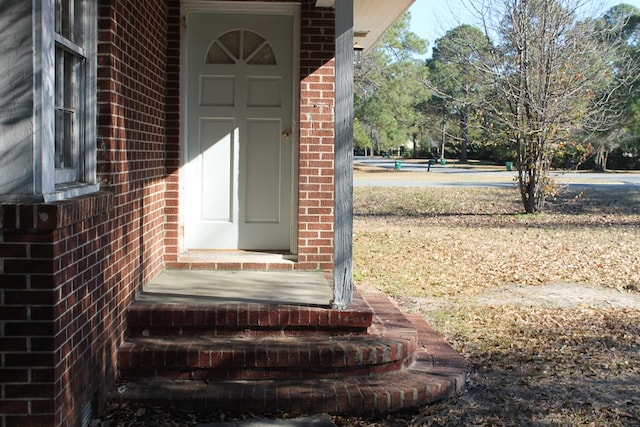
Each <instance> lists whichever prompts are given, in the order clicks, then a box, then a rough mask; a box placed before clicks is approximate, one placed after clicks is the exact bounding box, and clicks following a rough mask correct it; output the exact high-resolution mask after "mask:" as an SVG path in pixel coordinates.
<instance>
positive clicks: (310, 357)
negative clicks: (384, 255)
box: [115, 294, 465, 415]
mask: <svg viewBox="0 0 640 427" xmlns="http://www.w3.org/2000/svg"><path fill="white" fill-rule="evenodd" d="M128 321H129V333H130V336H129V338H128V340H127V341H126V342H125V343H124V345H123V346H122V347H121V348H120V349H119V351H118V365H119V369H120V376H121V387H120V388H119V390H120V391H119V392H118V393H115V398H118V399H123V400H132V401H137V402H140V403H145V404H151V405H173V406H179V407H183V408H185V409H190V410H197V411H208V410H219V409H224V410H228V411H231V410H234V411H252V412H274V411H286V412H305V413H316V412H329V413H349V414H363V415H372V414H378V413H382V412H386V411H392V410H397V409H402V408H407V407H412V406H417V405H421V404H426V403H430V402H434V401H438V400H442V399H445V398H447V397H449V396H451V395H453V394H455V393H459V392H461V391H462V388H463V387H464V376H465V363H464V360H463V359H462V357H461V356H460V355H459V354H458V353H456V352H455V351H454V350H453V349H452V348H451V347H450V346H449V345H448V344H447V343H446V342H445V341H444V340H443V339H442V338H441V337H440V336H439V335H438V334H436V333H435V332H434V331H433V330H432V329H431V328H430V327H429V325H428V324H427V323H426V322H425V321H424V320H423V319H421V318H419V317H416V316H405V315H403V314H402V313H401V312H400V311H399V310H398V308H397V307H396V306H395V305H394V304H393V303H392V302H391V301H390V300H389V299H388V298H387V297H386V296H384V295H382V294H368V295H364V296H361V295H356V298H355V300H354V304H353V305H352V307H351V309H350V310H348V311H337V310H331V309H328V308H322V307H305V306H281V305H274V304H265V305H262V304H211V305H198V306H189V305H179V304H178V305H175V304H174V305H158V304H139V303H134V304H133V305H132V306H131V308H130V310H129V316H128Z"/></svg>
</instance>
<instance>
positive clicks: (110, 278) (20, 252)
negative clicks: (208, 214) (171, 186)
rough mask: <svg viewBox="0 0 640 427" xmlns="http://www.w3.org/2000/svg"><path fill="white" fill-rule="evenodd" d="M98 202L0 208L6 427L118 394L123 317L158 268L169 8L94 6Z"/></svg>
mask: <svg viewBox="0 0 640 427" xmlns="http://www.w3.org/2000/svg"><path fill="white" fill-rule="evenodd" d="M99 8H100V20H99V40H100V43H99V75H98V81H99V83H98V85H99V93H98V100H99V111H98V121H99V127H98V138H99V139H98V146H99V152H98V170H99V179H100V183H101V186H102V188H103V189H104V190H105V191H104V192H103V193H100V194H96V195H91V196H87V197H82V198H79V199H74V200H68V201H64V202H57V203H51V204H36V205H28V204H5V205H2V208H1V211H0V215H1V216H0V218H1V221H2V230H1V231H0V305H1V306H2V310H1V311H0V361H1V362H2V364H0V366H1V367H0V378H1V381H0V425H2V426H5V425H6V426H13V425H38V426H49V425H56V426H58V425H62V426H65V425H69V426H75V425H80V423H81V420H82V416H83V411H85V410H86V409H87V408H89V407H90V406H89V403H90V402H91V403H92V405H93V408H94V411H97V410H99V409H100V408H99V407H100V404H101V403H103V402H104V393H106V392H108V391H110V389H111V387H112V386H113V383H114V380H115V375H116V366H115V351H116V349H117V348H118V346H119V345H120V343H121V342H122V340H123V335H124V328H125V323H124V313H125V308H126V307H127V306H128V304H129V303H130V302H131V300H132V298H133V296H134V295H135V292H136V291H137V290H138V289H139V288H140V286H142V285H143V284H144V283H146V282H147V281H148V280H149V279H150V278H151V277H153V276H154V275H155V274H157V272H158V271H159V270H160V269H161V268H162V267H163V257H164V244H163V243H164V237H165V235H164V222H165V220H164V215H165V202H164V200H165V189H166V184H165V174H166V169H165V157H166V154H165V121H166V119H165V116H166V110H165V108H166V102H165V96H166V93H165V90H166V86H167V85H166V76H167V70H166V69H165V67H166V60H167V38H166V31H167V27H166V22H167V20H166V19H167V5H166V2H165V1H164V0H111V1H109V0H104V1H100V2H99Z"/></svg>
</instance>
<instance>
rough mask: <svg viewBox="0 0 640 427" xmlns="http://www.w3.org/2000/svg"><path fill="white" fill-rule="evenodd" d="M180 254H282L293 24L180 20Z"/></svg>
mask: <svg viewBox="0 0 640 427" xmlns="http://www.w3.org/2000/svg"><path fill="white" fill-rule="evenodd" d="M186 25H187V51H186V52H187V56H186V58H187V60H186V67H187V70H186V77H187V81H186V87H187V101H186V118H185V126H186V128H185V132H184V134H185V138H186V144H185V145H186V155H185V161H186V164H185V170H186V181H185V182H186V186H185V199H184V200H185V203H184V207H185V215H184V218H185V224H184V236H185V246H186V249H187V250H189V249H254V250H289V249H290V241H291V238H290V235H291V206H292V204H291V199H292V193H293V192H292V147H293V142H294V132H293V131H292V123H291V122H292V101H293V94H292V92H293V90H292V88H293V85H292V70H293V64H292V62H293V60H292V56H293V17H292V16H291V15H278V14H268V13H265V14H255V13H244V12H233V13H231V12H229V13H221V12H190V13H188V14H187V19H186Z"/></svg>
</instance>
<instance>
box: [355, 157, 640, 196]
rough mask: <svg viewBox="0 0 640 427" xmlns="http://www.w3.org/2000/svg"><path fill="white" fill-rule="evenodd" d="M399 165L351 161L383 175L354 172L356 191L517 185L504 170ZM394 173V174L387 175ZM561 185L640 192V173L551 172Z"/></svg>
mask: <svg viewBox="0 0 640 427" xmlns="http://www.w3.org/2000/svg"><path fill="white" fill-rule="evenodd" d="M399 161H400V163H401V164H400V170H397V171H396V170H395V168H396V160H394V159H383V158H377V157H361V156H355V157H354V164H355V165H356V166H357V165H365V166H373V167H377V168H381V170H382V171H383V172H384V171H385V170H386V171H388V172H386V173H374V172H356V174H355V178H354V186H356V187H367V186H368V187H377V186H382V187H393V186H396V187H397V186H401V187H456V186H460V187H510V186H515V185H516V181H515V179H516V176H517V174H516V172H513V171H511V172H510V171H507V170H506V168H500V167H499V166H495V167H486V166H482V167H474V166H470V165H460V164H455V163H452V164H445V165H441V164H439V163H436V164H434V165H432V166H431V167H430V168H429V167H428V165H427V162H426V160H425V161H423V162H417V163H416V162H414V161H403V160H399ZM390 171H393V172H390ZM551 176H552V177H553V178H554V179H555V180H556V181H558V182H559V183H561V184H566V185H569V186H572V187H591V186H614V187H616V188H630V189H633V188H635V189H640V172H635V173H634V172H604V173H593V172H564V171H560V172H551Z"/></svg>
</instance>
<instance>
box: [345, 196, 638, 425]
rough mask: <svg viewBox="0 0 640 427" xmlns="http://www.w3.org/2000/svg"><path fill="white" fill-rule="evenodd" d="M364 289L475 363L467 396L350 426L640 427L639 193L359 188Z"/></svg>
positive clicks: (359, 270) (357, 252)
mask: <svg viewBox="0 0 640 427" xmlns="http://www.w3.org/2000/svg"><path fill="white" fill-rule="evenodd" d="M354 212H355V217H354V234H355V235H354V278H355V281H356V284H357V286H358V288H360V289H361V290H364V291H366V290H367V289H377V290H381V291H383V292H385V293H387V294H389V295H391V296H392V297H393V298H394V299H395V300H396V302H397V303H398V304H399V305H400V306H401V307H402V308H403V309H404V310H406V311H412V312H415V313H419V314H421V315H422V316H424V317H425V318H427V319H428V320H429V321H430V322H431V323H432V325H433V326H434V327H435V328H436V329H437V330H439V331H440V332H441V333H442V334H443V335H444V336H445V337H446V338H447V339H448V340H449V342H450V343H451V344H452V345H453V346H454V348H456V349H457V350H458V351H459V352H461V353H462V354H463V355H464V356H465V357H466V358H467V360H468V364H469V371H468V383H467V389H466V391H465V393H464V394H463V395H462V396H460V397H458V398H457V399H454V400H453V401H451V402H446V403H443V404H438V405H433V406H430V407H427V408H422V409H421V410H416V411H412V412H408V413H405V414H395V415H393V416H390V417H388V418H385V419H384V420H360V419H353V418H351V419H338V421H339V423H338V424H339V425H345V426H347V425H351V426H356V425H360V426H365V425H366V426H374V425H378V426H406V425H425V426H430V425H442V426H470V425H474V426H476V425H492V426H551V425H561V426H574V425H591V426H632V425H633V426H638V425H640V215H639V214H640V190H633V191H629V190H627V191H620V190H616V189H614V190H611V189H602V188H600V189H589V190H581V191H570V190H565V191H564V192H563V193H562V194H561V196H559V197H558V198H556V199H553V200H550V201H549V204H548V206H547V211H546V212H545V213H544V214H541V215H535V216H533V215H523V214H521V212H522V206H521V203H520V200H519V195H518V193H517V191H516V190H514V189H505V188H502V189H500V188H356V189H355V195H354Z"/></svg>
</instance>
